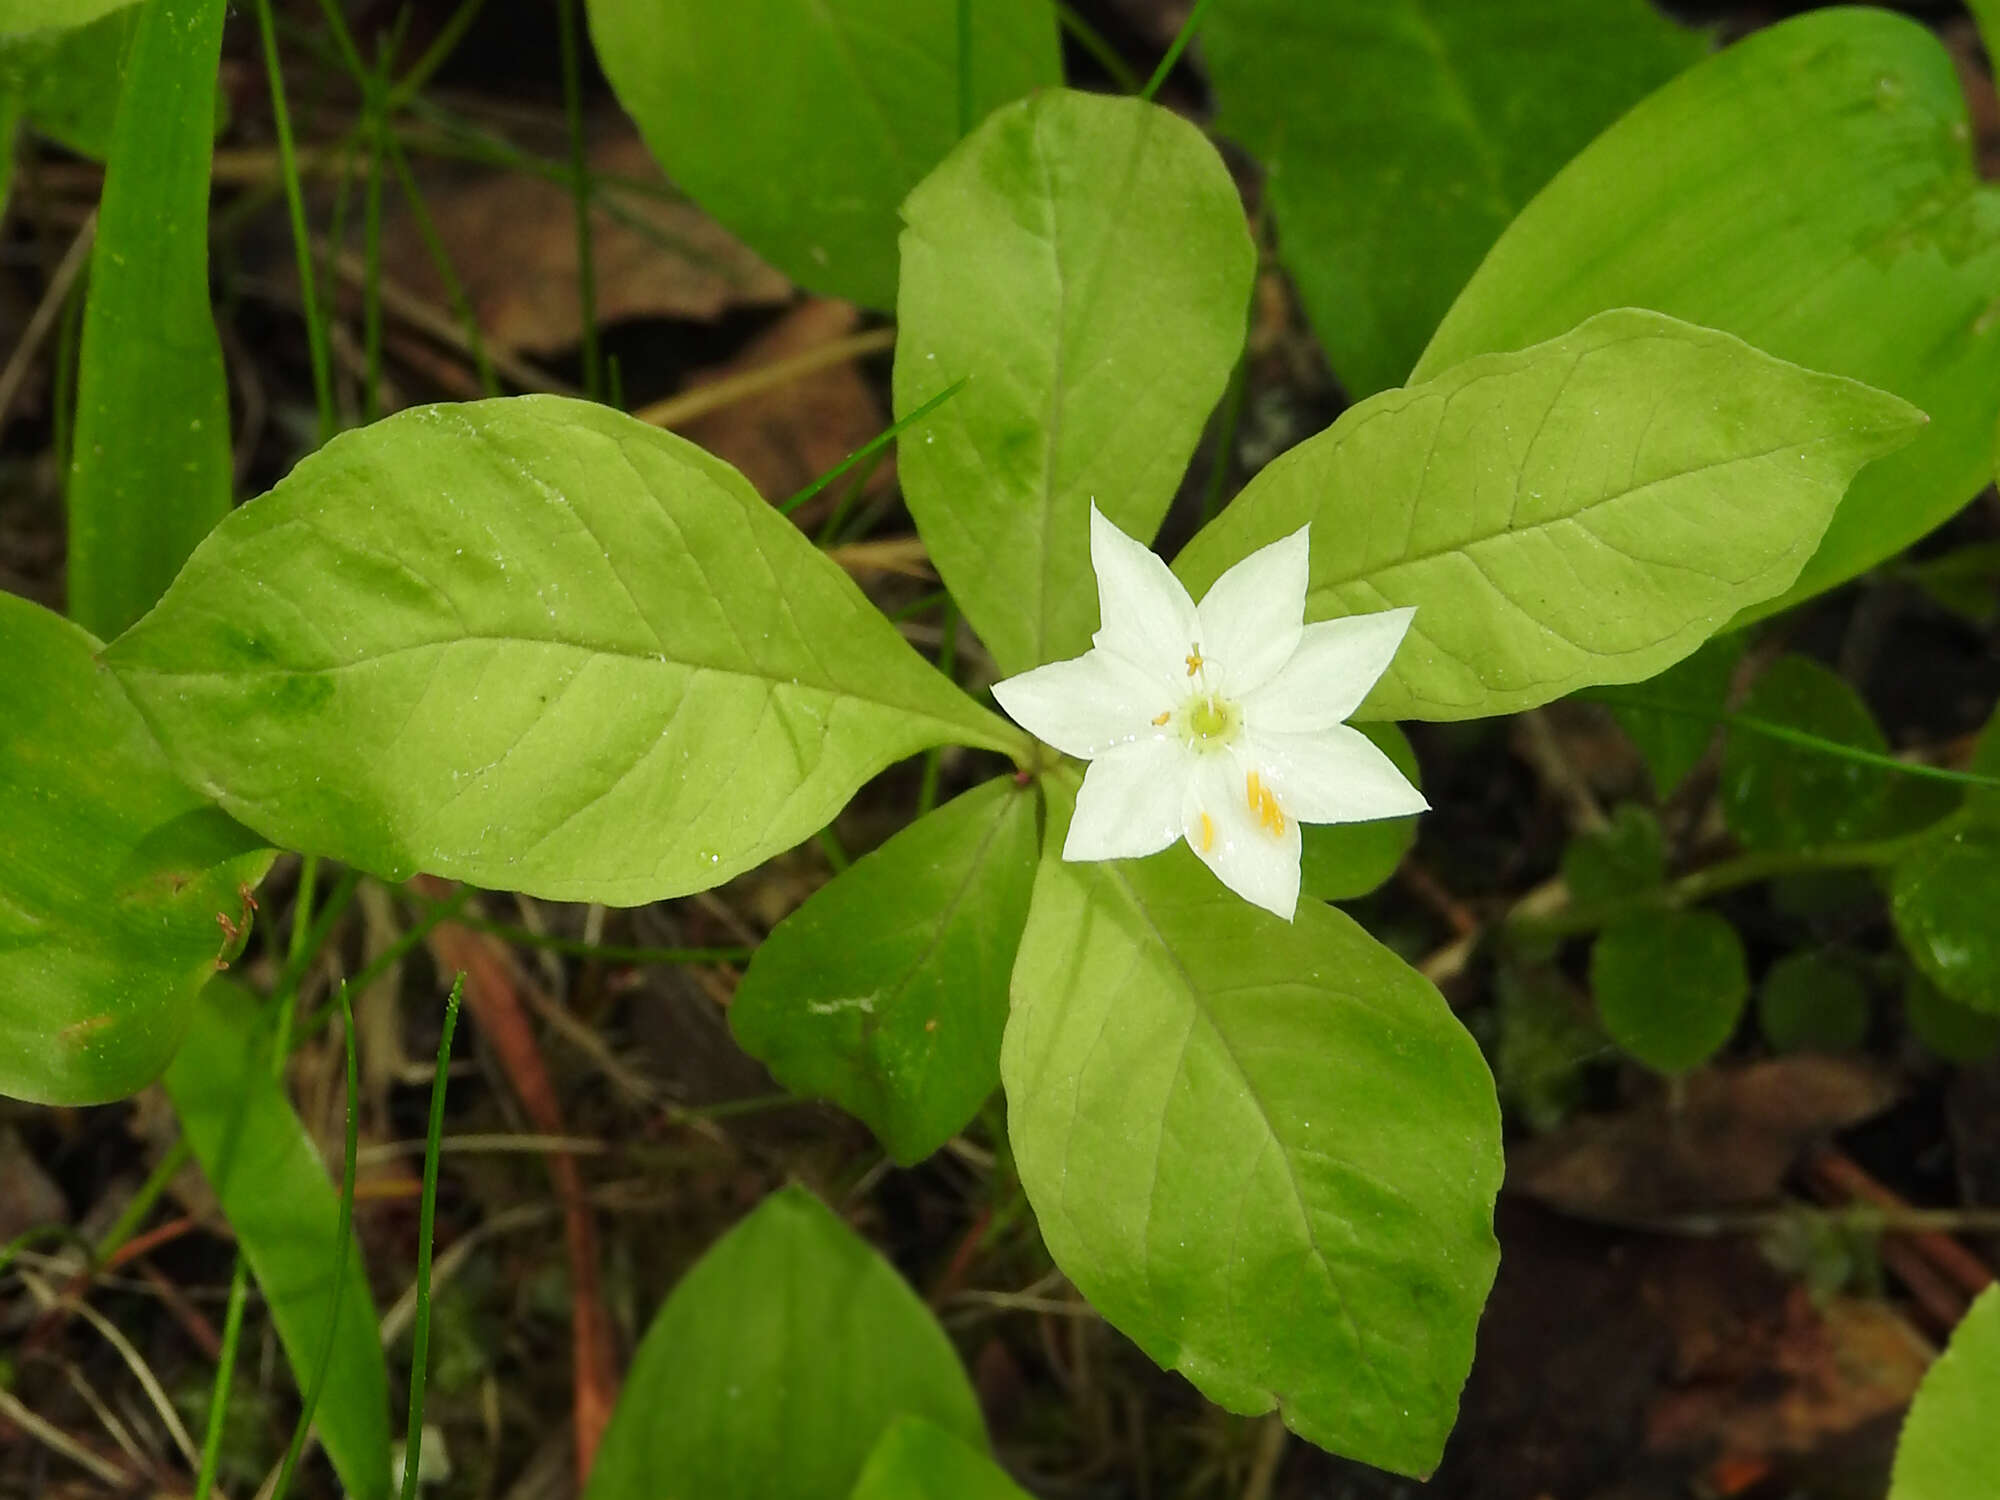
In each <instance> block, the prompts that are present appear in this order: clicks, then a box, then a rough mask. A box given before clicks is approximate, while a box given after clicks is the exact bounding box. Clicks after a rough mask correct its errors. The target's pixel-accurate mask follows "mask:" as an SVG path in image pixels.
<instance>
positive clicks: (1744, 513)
mask: <svg viewBox="0 0 2000 1500" xmlns="http://www.w3.org/2000/svg"><path fill="white" fill-rule="evenodd" d="M1921 420H1922V418H1921V414H1920V413H1917V412H1915V411H1912V410H1911V409H1910V408H1909V407H1908V406H1907V405H1905V404H1904V403H1903V402H1901V401H1899V400H1897V399H1896V398H1895V397H1893V396H1886V395H1884V394H1883V393H1881V392H1880V391H1875V390H1870V389H1869V388H1868V387H1866V386H1863V385H1858V384H1856V383H1855V382H1853V381H1851V380H1844V379H1841V378H1840V377H1838V376H1833V375H1820V374H1815V373H1814V372H1812V371H1810V370H1802V369H1800V368H1799V367H1798V366H1796V365H1790V364H1786V363H1785V362H1783V361H1782V360H1777V359H1772V358H1771V357H1770V356H1768V355H1765V354H1760V353H1759V352H1758V351H1757V350H1755V349H1752V348H1750V347H1749V346H1748V345H1746V344H1744V343H1742V342H1741V341H1740V340H1738V339H1734V338H1731V337H1730V336H1729V335H1727V334H1723V333H1716V332H1714V331H1713V330H1710V329H1705V328H1696V327H1693V326H1691V325H1689V324H1686V323H1681V322H1677V321H1676V320H1674V319H1672V318H1667V317H1662V316H1660V315H1659V314H1657V313H1648V312H1638V311H1633V310H1629V309H1628V310H1624V311H1619V312H1610V313H1603V314H1600V315H1599V316H1597V317H1594V318H1591V319H1590V320H1589V321H1588V322H1586V323H1584V324H1583V325H1582V326H1581V327H1579V328H1577V329H1576V330H1575V331H1573V332H1571V333H1568V334H1565V335H1564V336H1563V337H1561V338H1557V339H1551V340H1550V341H1549V342H1547V343H1545V344H1537V345H1536V346H1535V347H1533V348H1532V349H1526V350H1523V351H1521V352H1520V353H1518V354H1499V355H1486V356H1484V357H1481V358H1478V359H1473V360H1468V361H1467V362H1466V363H1465V364H1463V365H1460V366H1458V367H1456V368H1454V369H1451V370H1447V371H1446V372H1445V373H1444V374H1442V375H1439V376H1437V377H1436V378H1435V379H1432V380H1428V381H1426V382H1424V383H1423V384H1421V385H1413V386H1410V387H1408V388H1406V389H1403V390H1396V391H1385V392H1383V393H1382V394H1381V395H1379V396H1375V397H1371V398H1370V399H1369V400H1367V401H1364V402H1362V403H1361V404H1360V405H1358V406H1353V407H1350V408H1348V410H1347V411H1346V412H1345V413H1343V414H1342V416H1341V418H1340V420H1339V421H1337V422H1335V423H1334V425H1333V426H1332V427H1331V428H1329V429H1328V430H1327V431H1326V432H1323V433H1321V434H1320V435H1319V436H1317V437H1314V438H1310V439H1308V440H1307V441H1306V442H1303V443H1301V444H1299V445H1298V446H1297V447H1296V448H1294V449H1292V450H1291V452H1289V453H1287V454H1286V455H1285V456H1284V457H1282V458H1280V459H1279V460H1277V462H1275V463H1273V464H1271V465H1270V466H1269V467H1268V468H1266V469H1264V470H1263V471H1262V472H1261V473H1260V474H1258V475H1257V477H1256V478H1255V479H1253V480H1251V482H1250V483H1249V485H1248V486H1247V487H1245V489H1244V491H1243V493H1242V494H1241V495H1239V496H1238V497H1237V498H1236V500H1235V502H1234V503H1233V504H1231V505H1230V506H1229V508H1228V509H1227V510H1225V511H1224V512H1223V513H1222V515H1221V516H1219V517H1218V518H1217V519H1216V520H1215V521H1214V522H1212V523H1211V524H1210V525H1209V526H1208V527H1207V528H1205V529H1204V530H1203V531H1202V532H1201V534H1200V535H1198V536H1197V537H1196V538H1195V539H1194V540H1193V541H1192V542H1190V543H1189V544H1188V547H1187V550H1186V551H1185V552H1183V553H1182V554H1181V556H1180V559H1179V560H1178V561H1177V562H1176V563H1175V564H1174V571H1175V572H1176V573H1178V574H1179V575H1180V577H1181V580H1182V582H1184V583H1186V584H1187V585H1188V588H1189V590H1190V592H1192V593H1193V594H1194V595H1195V596H1196V597H1197V598H1198V597H1200V595H1201V594H1202V592H1203V591H1204V590H1205V589H1207V588H1208V586H1209V585H1210V584H1212V583H1213V582H1214V581H1215V580H1216V579H1217V578H1218V577H1220V576H1221V574H1222V573H1223V572H1224V571H1225V570H1226V569H1228V568H1229V567H1230V566H1231V565H1232V564H1234V563H1236V562H1237V561H1239V560H1240V559H1242V558H1243V557H1246V556H1248V555H1249V554H1250V553H1251V552H1252V551H1254V550H1255V549H1256V548H1258V547H1261V546H1264V545H1265V544H1267V543H1269V542H1274V541H1276V540H1277V539H1278V538H1280V537H1282V536H1285V535H1287V534H1289V533H1290V532H1292V531H1295V530H1297V529H1298V528H1299V527H1301V526H1303V525H1306V524H1307V523H1308V522H1313V523H1316V524H1314V526H1313V535H1312V573H1311V583H1310V587H1309V590H1308V593H1307V595H1306V618H1307V619H1309V620H1323V619H1328V618H1331V617H1334V616H1339V615H1351V614H1361V613H1364V612H1367V611H1370V610H1380V609H1388V608H1391V607H1394V606H1398V605H1415V606H1416V608H1417V615H1416V619H1415V620H1414V621H1413V622H1412V624H1411V626H1410V633H1409V638H1408V639H1407V640H1406V641H1405V642H1404V643H1403V648H1402V650H1401V651H1400V652H1398V653H1397V656H1396V660H1395V664H1394V665H1393V666H1391V667H1390V669H1389V672H1388V674H1387V675H1386V676H1385V677H1383V679H1382V681H1381V682H1380V684H1379V685H1378V686H1377V687H1376V689H1375V691H1374V692H1373V693H1371V694H1370V695H1369V697H1368V700H1367V702H1366V703H1364V704H1363V705H1362V708H1361V710H1360V717H1363V718H1389V719H1398V718H1420V719H1466V718H1477V717H1482V716H1486V715H1490V714H1501V713H1512V712H1515V711H1517V710H1520V709H1524V708H1532V707H1534V706H1535V705H1536V704H1540V703H1546V702H1548V701H1549V700H1550V699H1551V698H1556V697H1560V696H1561V695H1562V694H1564V693H1567V692H1571V691H1573V690H1574V689H1577V688H1580V687H1588V686H1591V685H1593V684H1596V683H1604V682H1631V681H1635V680H1637V679H1640V678H1644V677H1650V676H1651V675H1653V674H1654V673H1655V672H1658V671H1660V670H1661V669H1662V668H1664V667H1667V666H1669V665H1671V664H1672V663H1674V662H1676V661H1678V660H1679V659H1680V658H1681V657H1683V656H1686V655H1687V654H1688V653H1689V652H1690V651H1692V650H1694V648H1695V647H1696V646H1698V645H1700V644H1701V642H1702V641H1704V640H1706V639H1707V638H1708V637H1709V636H1710V635H1711V634H1713V633H1714V631H1715V630H1716V629H1717V628H1718V627H1719V626H1721V625H1722V624H1723V623H1724V622H1726V621H1727V620H1728V619H1729V618H1730V616H1731V615H1733V614H1735V612H1736V611H1737V610H1739V609H1741V608H1742V607H1743V606H1744V605H1746V604H1750V603H1753V602H1755V601H1756V600H1759V599H1764V598H1768V597H1769V596H1770V595H1772V594H1775V593H1777V592H1779V591H1780V590H1782V589H1784V588H1785V587H1786V586H1787V585H1789V584H1790V583H1791V581H1792V579H1793V578H1794V577H1795V576H1796V575H1797V573H1798V569H1799V567H1800V565H1801V564H1802V563H1803V562H1804V561H1805V559H1806V557H1807V556H1808V555H1809V554H1810V553H1811V552H1812V549H1813V546H1814V544H1815V543H1816V542H1817V541H1818V540H1819V536H1820V532H1821V531H1822V529H1823V528H1824V527H1825V525H1826V522H1827V518H1828V517H1829V516H1830V515H1832V514H1833V509H1834V506H1835V505H1836V504H1837V503H1838V502H1839V499H1840V496H1841V492H1842V491H1843V490H1845V489H1846V488H1847V483H1848V481H1849V480H1850V479H1851V478H1852V477H1853V475H1854V472H1855V470H1857V469H1858V468H1860V466H1861V465H1862V464H1864V463H1866V462H1868V460H1869V459H1871V458H1875V457H1878V456H1879V455H1881V454H1883V453H1887V452H1889V451H1891V450H1892V449H1894V448H1896V447H1897V446H1899V445H1900V444H1902V443H1904V442H1907V441H1908V440H1909V438H1910V436H1911V434H1912V433H1914V432H1915V431H1916V430H1917V427H1918V426H1919V424H1920V423H1921Z"/></svg>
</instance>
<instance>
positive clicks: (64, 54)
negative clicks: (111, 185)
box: [0, 5, 141, 161]
mask: <svg viewBox="0 0 2000 1500" xmlns="http://www.w3.org/2000/svg"><path fill="white" fill-rule="evenodd" d="M140 14H141V10H140V7H138V6H136V5H128V6H126V7H125V8H124V9H123V10H115V11H113V12H111V14H110V15H108V16H105V17H103V18H102V19H101V20H97V21H93V22H92V23H91V24H90V25H88V26H79V27H77V28H76V29H75V30H74V31H60V32H52V33H43V34H40V35H37V36H33V37H29V38H26V39H23V40H19V41H15V42H0V76H4V75H5V74H7V73H8V72H9V71H10V70H11V71H13V72H14V73H15V74H16V76H17V77H18V78H21V79H22V81H23V84H24V101H25V104H26V108H27V113H28V121H29V124H31V125H32V126H33V127H34V129H35V130H36V132H37V133H39V134H41V135H45V136H47V137H48V138H49V139H50V140H52V141H55V142H56V143H57V144H59V145H61V146H62V147H64V148H65V149H66V150H69V151H74V152H75V153H76V154H77V155H79V156H87V157H90V158H91V159H92V160H94V161H103V160H104V159H105V158H106V157H107V156H109V155H110V154H111V139H112V131H113V129H114V128H115V125H116V121H117V114H118V94H119V88H120V84H121V82H122V80H123V78H124V62H125V53H126V49H127V48H128V47H129V46H130V45H131V41H132V36H133V33H134V32H135V31H136V30H137V29H138V25H139V17H140Z"/></svg>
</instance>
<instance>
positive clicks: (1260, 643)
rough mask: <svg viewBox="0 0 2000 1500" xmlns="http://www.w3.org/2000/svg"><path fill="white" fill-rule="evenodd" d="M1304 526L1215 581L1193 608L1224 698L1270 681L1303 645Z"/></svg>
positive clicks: (1308, 551) (1306, 551) (1306, 553)
mask: <svg viewBox="0 0 2000 1500" xmlns="http://www.w3.org/2000/svg"><path fill="white" fill-rule="evenodd" d="M1308 529H1309V528H1307V527H1304V526H1301V527H1300V528H1299V529H1298V530H1297V531H1295V532H1293V533H1292V534H1291V535H1290V536H1288V537H1286V538H1285V539H1284V540H1283V541H1279V542H1273V543H1271V545H1270V546H1268V547H1260V548H1258V549H1257V550H1256V551H1255V552H1253V553H1251V554H1250V555H1249V556H1248V557H1246V558H1244V559H1243V561H1242V562H1240V563H1238V564H1237V565H1236V566H1235V567H1233V568H1231V569H1230V570H1229V571H1228V572H1227V573H1224V574H1223V575H1222V576H1221V577H1220V578H1218V579H1216V580H1215V585H1214V587H1212V588H1211V589H1209V591H1208V592H1207V593H1206V594H1204V595H1203V596H1202V601H1201V604H1200V605H1199V606H1198V607H1197V609H1196V610H1195V623H1196V625H1197V626H1198V627H1199V630H1200V634H1199V635H1197V636H1196V639H1197V640H1198V641H1200V642H1201V655H1202V660H1203V661H1204V662H1205V663H1206V664H1207V666H1208V669H1209V680H1210V681H1211V682H1213V683H1214V684H1215V686H1216V690H1217V691H1218V692H1220V693H1221V694H1222V695H1223V696H1224V697H1229V698H1240V697H1242V696H1243V695H1244V694H1246V693H1248V692H1250V691H1251V690H1252V689H1253V688H1256V687H1258V686H1259V685H1261V684H1262V683H1264V682H1266V681H1268V680H1269V678H1270V677H1271V675H1272V674H1273V673H1274V672H1276V671H1277V670H1278V669H1279V668H1280V667H1282V666H1283V665H1284V664H1285V663H1286V662H1287V661H1289V660H1290V659H1291V657H1292V653H1293V652H1295V651H1297V650H1298V648H1299V635H1300V632H1301V631H1302V630H1303V629H1304V628H1305V627H1304V621H1305V613H1306V568H1307V564H1308V561H1309V559H1310V554H1311V548H1310V545H1309V543H1308V540H1307V536H1306V533H1307V531H1308Z"/></svg>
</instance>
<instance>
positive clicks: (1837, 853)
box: [1506, 820, 1950, 938]
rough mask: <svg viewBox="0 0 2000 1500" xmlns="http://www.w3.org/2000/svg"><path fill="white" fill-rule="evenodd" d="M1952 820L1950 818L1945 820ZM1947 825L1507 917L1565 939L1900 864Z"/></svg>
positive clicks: (1771, 855) (1724, 866) (1737, 861)
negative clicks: (1762, 889) (1778, 883)
mask: <svg viewBox="0 0 2000 1500" xmlns="http://www.w3.org/2000/svg"><path fill="white" fill-rule="evenodd" d="M1946 821H1947V822H1949V821H1950V820H1946ZM1942 826H1943V825H1941V824H1933V825H1932V826H1931V827H1929V828H1926V829H1923V830H1921V831H1920V832H1917V833H1910V834H1902V835H1899V836H1898V837H1896V838H1889V839H1874V840H1870V841H1866V842H1860V843H1852V844H1826V845H1822V846H1821V847H1819V848H1816V849H1757V850H1752V851H1751V852H1749V853H1747V854H1739V855H1737V856H1735V857H1734V858H1732V859H1725V860H1721V861H1719V862H1718V863H1716V864H1712V865H1710V866H1708V867H1707V868H1706V869H1701V870H1695V871H1693V872H1692V873H1690V874H1687V875H1683V876H1681V877H1680V878H1679V879H1678V880H1672V881H1669V882H1668V883H1667V884H1665V885H1664V886H1661V887H1659V888H1658V889H1656V890H1651V891H1646V892H1643V893H1641V894H1639V895H1636V896H1630V897H1626V898H1624V899H1622V900H1619V901H1606V902H1596V903H1592V904H1590V905H1570V906H1564V907H1561V908H1558V909H1557V910H1555V911H1551V912H1540V913H1532V914H1530V913H1518V912H1517V914H1515V915H1512V916H1509V917H1508V918H1507V922H1506V929H1507V932H1508V933H1509V935H1510V936H1514V937H1519V938H1562V937H1573V936H1576V935H1578V934H1580V933H1585V932H1594V931H1596V930H1597V929H1598V928H1600V927H1603V926H1605V925H1607V924H1608V923H1610V922H1613V921H1616V920H1617V919H1618V918H1619V917H1622V916H1625V915H1627V914H1628V913H1630V912H1634V911H1641V910H1645V909H1648V908H1651V907H1659V906H1668V907H1684V906H1694V905H1697V904H1699V903H1701V902H1703V901H1708V900H1711V899H1713V898H1714V897H1716V896H1720V895H1722V894H1723V893H1724V892H1726V891H1733V890H1736V889H1738V888H1739V887H1742V886H1746V885H1755V884H1757V883H1758V882H1759V881H1764V880H1772V879H1776V878H1778V877H1779V876H1784V875H1803V874H1809V873H1812V872H1814V871H1820V870H1874V869H1880V868H1882V867H1883V866H1885V865H1892V864H1895V863H1896V862H1897V861H1898V860H1900V859H1902V858H1903V857H1904V856H1905V855H1907V854H1909V853H1910V852H1911V851H1912V850H1914V849H1915V848H1916V847H1917V846H1918V845H1919V844H1922V843H1924V842H1926V841H1927V840H1929V839H1931V838H1934V837H1936V836H1937V834H1938V832H1939V829H1940V828H1941V827H1942Z"/></svg>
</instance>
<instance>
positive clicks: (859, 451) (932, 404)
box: [778, 376, 971, 545]
mask: <svg viewBox="0 0 2000 1500" xmlns="http://www.w3.org/2000/svg"><path fill="white" fill-rule="evenodd" d="M970 378H971V377H970V376H967V377H965V379H960V380H955V381H953V382H952V383H951V384H950V385H948V386H946V387H945V388H944V389H943V390H941V391H939V392H938V393H937V394H936V395H935V396H933V397H931V399H930V400H928V401H926V402H925V403H924V404H923V405H922V406H919V407H918V408H917V409H916V410H915V411H913V412H911V413H910V414H909V415H908V416H907V417H903V418H900V419H899V420H897V421H896V422H894V423H892V424H891V425H890V426H889V427H887V428H885V429H884V430H883V431H881V432H879V433H877V434H876V435H875V436H874V437H872V438H870V439H869V440H868V441H867V442H866V443H864V444H862V446H861V447H859V448H856V449H855V450H854V451H853V452H852V453H850V454H848V455H847V457H845V458H843V459H842V460H841V461H840V462H839V463H837V464H835V465H834V466H833V467H832V468H830V469H828V470H827V471H826V472H825V473H824V474H822V475H820V476H819V478H817V479H815V480H814V481H813V482H812V483H811V484H809V485H807V486H806V487H805V488H804V489H802V490H800V491H799V492H798V493H797V494H796V495H794V496H792V497H791V499H789V500H787V501H785V502H784V503H783V504H782V505H780V506H779V507H778V514H779V515H781V516H789V515H790V514H791V513H792V512H793V511H795V510H797V509H798V508H799V507H800V506H801V505H804V504H805V503H806V501H808V500H810V499H812V497H813V496H815V495H817V494H818V493H819V492H820V491H821V490H823V489H825V488H826V487H827V486H828V485H830V484H832V483H833V482H834V480H836V479H838V478H840V476H841V475H843V474H845V473H847V472H848V471H849V470H851V469H852V468H854V466H855V465H856V464H860V463H865V462H866V461H867V460H869V459H871V458H873V457H874V456H875V455H876V454H878V453H880V452H881V451H882V450H883V449H884V448H886V447H888V446H889V444H891V443H893V442H894V441H895V440H896V439H897V437H898V436H900V435H901V434H902V433H904V432H906V431H908V430H909V428H910V427H911V426H913V425H914V424H915V423H917V422H920V421H922V420H923V419H924V418H925V417H927V416H929V415H930V414H931V413H932V412H934V411H936V410H937V409H938V408H939V407H940V406H942V405H944V404H945V402H947V401H949V400H950V399H951V398H952V397H953V396H956V395H957V394H958V393H959V392H960V391H961V390H962V389H964V387H965V380H966V379H970ZM821 545H825V543H824V542H823V541H822V543H821Z"/></svg>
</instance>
